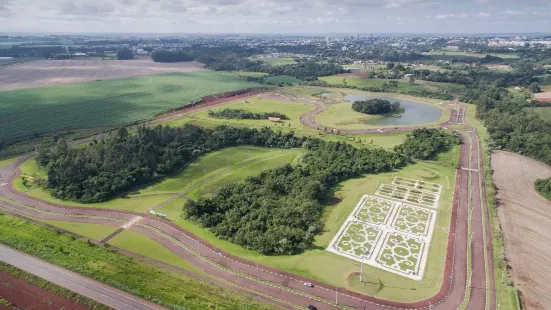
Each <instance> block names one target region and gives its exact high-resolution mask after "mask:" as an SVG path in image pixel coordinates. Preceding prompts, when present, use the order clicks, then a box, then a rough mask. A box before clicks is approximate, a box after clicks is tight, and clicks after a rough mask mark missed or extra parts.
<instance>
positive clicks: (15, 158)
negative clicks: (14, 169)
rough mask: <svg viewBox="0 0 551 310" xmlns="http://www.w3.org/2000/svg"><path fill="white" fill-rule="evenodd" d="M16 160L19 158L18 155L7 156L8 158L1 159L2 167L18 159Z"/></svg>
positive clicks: (0, 165)
mask: <svg viewBox="0 0 551 310" xmlns="http://www.w3.org/2000/svg"><path fill="white" fill-rule="evenodd" d="M16 160H17V157H12V158H6V159H0V168H2V167H6V166H7V165H9V164H11V163H13V162H14V161H16Z"/></svg>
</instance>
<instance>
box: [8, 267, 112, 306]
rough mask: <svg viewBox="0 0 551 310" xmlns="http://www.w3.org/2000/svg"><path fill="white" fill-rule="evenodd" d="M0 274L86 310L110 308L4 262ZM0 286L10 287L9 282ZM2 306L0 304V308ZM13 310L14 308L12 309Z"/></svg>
mask: <svg viewBox="0 0 551 310" xmlns="http://www.w3.org/2000/svg"><path fill="white" fill-rule="evenodd" d="M0 272H4V273H7V274H9V275H12V276H14V277H16V278H18V279H21V280H23V281H25V282H26V283H28V284H31V285H33V286H36V287H40V288H41V289H43V290H45V291H48V292H50V293H52V294H53V295H57V296H61V297H63V298H65V299H67V300H71V301H74V302H75V303H77V304H80V305H83V306H84V307H86V308H88V309H93V310H103V309H106V310H107V309H111V308H110V307H107V306H105V305H103V304H100V303H98V302H96V301H94V300H92V299H89V298H87V297H85V296H82V295H79V294H77V293H75V292H73V291H71V290H68V289H66V288H64V287H61V286H58V285H56V284H53V283H51V282H48V281H46V280H44V279H42V278H40V277H37V276H35V275H32V274H30V273H27V272H25V271H23V270H21V269H18V268H15V267H13V266H11V265H8V264H6V263H4V262H0ZM1 285H10V283H9V282H2V283H1ZM0 300H1V299H0ZM1 305H2V304H1V303H0V306H1ZM14 309H15V308H14Z"/></svg>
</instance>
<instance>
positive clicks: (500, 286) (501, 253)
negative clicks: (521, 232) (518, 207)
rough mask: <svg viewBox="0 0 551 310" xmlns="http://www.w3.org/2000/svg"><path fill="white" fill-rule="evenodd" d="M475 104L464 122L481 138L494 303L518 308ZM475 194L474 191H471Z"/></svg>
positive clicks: (488, 155)
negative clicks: (492, 266)
mask: <svg viewBox="0 0 551 310" xmlns="http://www.w3.org/2000/svg"><path fill="white" fill-rule="evenodd" d="M475 115H476V106H475V105H468V106H467V115H466V119H465V120H466V122H467V123H468V124H470V125H472V126H474V127H475V128H476V130H477V132H478V134H479V136H480V139H481V140H482V148H483V160H484V161H483V163H484V182H485V185H486V199H487V202H488V210H489V214H490V224H491V226H492V246H493V259H494V277H495V288H496V291H495V294H496V304H497V305H499V309H515V310H516V309H520V305H519V304H518V298H519V296H518V292H517V290H516V289H515V288H514V287H513V283H512V281H511V279H510V278H509V273H508V266H507V261H506V260H505V247H504V242H503V232H502V231H501V226H500V225H499V220H498V217H497V208H498V206H497V200H496V188H495V185H494V183H493V180H492V167H491V153H490V149H489V147H488V144H487V141H488V138H489V135H488V132H487V130H486V128H485V127H484V126H483V124H482V123H481V122H480V121H479V120H478V119H476V118H475ZM473 194H475V193H473Z"/></svg>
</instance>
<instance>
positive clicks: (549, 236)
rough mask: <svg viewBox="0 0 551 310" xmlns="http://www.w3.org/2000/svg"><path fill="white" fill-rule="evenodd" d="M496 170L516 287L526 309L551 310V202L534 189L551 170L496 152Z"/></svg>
mask: <svg viewBox="0 0 551 310" xmlns="http://www.w3.org/2000/svg"><path fill="white" fill-rule="evenodd" d="M492 168H493V169H494V173H493V179H494V183H495V185H496V187H497V190H498V191H497V199H498V202H499V207H498V217H499V223H500V225H501V227H502V228H503V234H504V241H505V257H506V258H507V261H508V262H509V264H510V266H511V271H510V272H511V275H512V278H513V280H514V283H515V286H516V288H517V289H518V290H519V291H520V292H521V294H522V300H523V303H524V306H525V308H526V309H538V310H539V309H551V297H550V295H549V292H551V281H550V280H549V277H550V276H551V233H549V227H550V226H551V201H549V200H547V199H545V198H543V197H542V196H540V195H539V194H538V193H537V192H536V190H535V188H534V182H535V181H536V179H538V178H541V179H543V178H549V177H551V167H549V166H547V165H545V164H542V163H540V162H538V161H535V160H533V159H530V158H527V157H524V156H522V155H518V154H515V153H509V152H502V151H496V152H494V153H493V154H492Z"/></svg>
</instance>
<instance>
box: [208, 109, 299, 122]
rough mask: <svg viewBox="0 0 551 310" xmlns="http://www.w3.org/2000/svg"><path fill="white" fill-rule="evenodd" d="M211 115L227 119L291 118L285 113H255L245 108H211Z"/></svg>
mask: <svg viewBox="0 0 551 310" xmlns="http://www.w3.org/2000/svg"><path fill="white" fill-rule="evenodd" d="M209 116H210V117H214V118H225V119H256V120H261V119H264V120H265V119H268V117H278V118H281V119H282V120H288V119H289V118H288V117H287V115H285V114H281V113H279V112H265V113H253V112H249V111H246V110H243V109H223V110H219V111H213V110H209Z"/></svg>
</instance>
